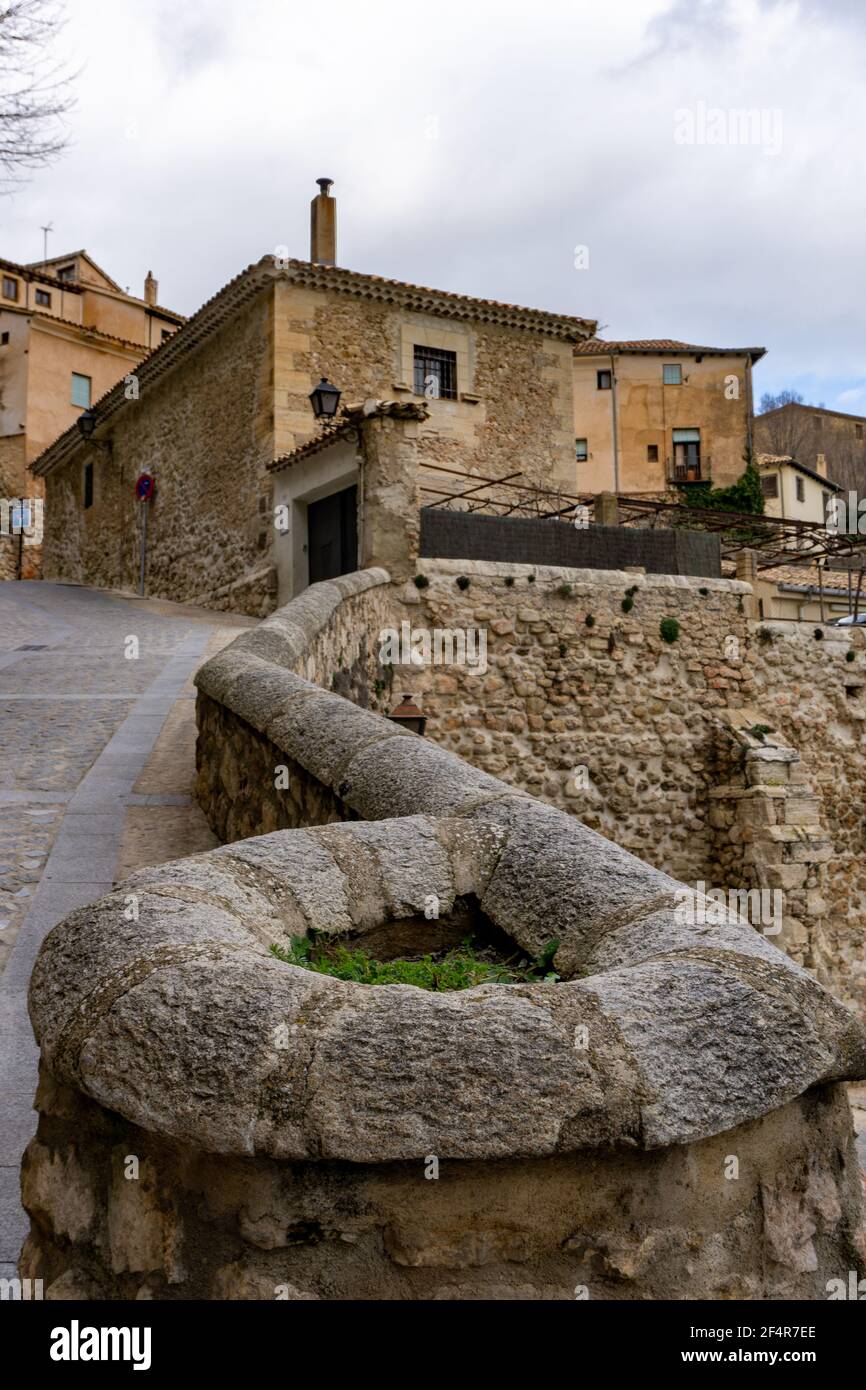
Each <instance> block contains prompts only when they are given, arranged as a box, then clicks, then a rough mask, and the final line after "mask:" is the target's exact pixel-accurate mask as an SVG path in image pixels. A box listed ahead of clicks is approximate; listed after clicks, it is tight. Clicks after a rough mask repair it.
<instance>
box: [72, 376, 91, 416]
mask: <svg viewBox="0 0 866 1390" xmlns="http://www.w3.org/2000/svg"><path fill="white" fill-rule="evenodd" d="M72 404H73V405H77V406H80V407H81V409H82V410H88V409H89V408H90V377H89V376H82V375H81V374H80V372H73V373H72Z"/></svg>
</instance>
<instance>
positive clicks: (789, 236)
mask: <svg viewBox="0 0 866 1390" xmlns="http://www.w3.org/2000/svg"><path fill="white" fill-rule="evenodd" d="M67 16H68V18H67V24H66V28H65V31H64V32H63V34H62V36H61V38H60V40H59V42H58V45H57V49H58V57H59V58H61V59H62V60H63V61H65V62H67V63H68V64H69V66H70V67H72V68H78V69H80V71H79V74H78V76H77V78H76V80H75V84H74V86H75V92H76V97H77V102H76V106H75V108H74V109H73V110H72V111H71V113H70V114H69V116H68V118H67V120H68V127H69V134H70V146H69V148H68V150H67V151H66V153H65V154H64V155H63V156H62V157H61V158H60V160H59V161H58V162H57V163H56V164H55V165H54V166H53V167H52V168H51V169H49V170H45V171H40V172H37V174H36V175H35V177H34V178H33V179H32V180H31V182H30V183H29V184H28V185H27V186H26V187H24V188H23V189H21V190H19V191H18V192H16V194H15V195H14V196H13V197H12V198H6V199H3V200H0V218H2V239H0V254H2V255H4V256H6V257H8V258H9V259H13V260H22V261H25V260H34V259H36V258H38V257H39V256H40V255H41V251H42V233H41V232H40V230H39V228H40V225H41V224H43V223H46V222H49V221H50V222H52V223H53V225H54V231H53V233H52V234H51V237H50V240H49V254H59V253H61V252H63V251H67V250H74V249H77V248H78V247H82V246H83V247H86V249H87V250H88V251H89V252H90V253H91V255H92V256H93V257H94V258H95V260H96V261H97V262H98V263H100V264H101V265H102V266H103V267H104V268H105V269H106V270H107V271H108V273H109V274H110V275H112V276H113V277H114V278H115V279H116V280H118V281H119V282H120V283H121V284H122V285H124V286H129V288H130V289H131V290H132V291H133V292H134V293H136V294H141V293H142V283H143V280H144V275H145V272H146V271H147V270H148V269H150V268H152V269H153V272H154V274H155V275H156V276H157V278H158V280H159V284H160V302H161V303H162V304H165V305H167V306H169V307H171V308H174V309H178V310H180V311H181V312H184V313H191V312H192V311H193V310H194V309H196V308H197V307H198V305H199V304H201V303H202V301H203V300H205V299H207V298H209V296H210V295H212V294H213V293H214V292H215V291H216V290H217V289H219V288H220V286H221V285H223V284H224V283H225V282H226V281H227V280H228V279H230V278H231V277H232V276H233V275H234V274H236V273H237V272H238V271H239V270H240V269H242V268H243V267H244V266H246V265H248V264H249V263H250V262H251V261H254V260H257V259H258V258H259V257H260V256H262V255H264V254H266V253H267V252H272V251H274V250H275V248H277V247H278V246H281V245H285V246H288V248H289V251H290V254H292V255H296V256H299V257H301V258H307V256H308V254H309V202H310V198H311V197H312V195H313V194H314V193H315V192H316V188H315V183H314V180H315V178H316V177H317V176H319V175H328V176H330V177H331V178H333V179H334V180H335V186H334V189H333V192H334V194H335V195H336V196H337V198H338V200H339V211H338V261H339V264H340V265H343V266H347V267H349V268H351V269H353V270H360V271H367V272H373V273H376V274H379V275H386V276H389V277H392V278H395V279H400V280H408V281H412V282H414V283H418V284H422V285H432V286H436V287H438V288H442V289H448V290H456V291H459V292H463V293H466V294H472V295H480V296H482V297H486V298H492V299H500V300H507V301H509V302H513V303H517V304H525V305H530V306H534V307H539V308H545V309H553V310H558V311H561V312H565V313H575V314H579V315H583V316H585V317H588V318H596V319H598V321H599V324H600V328H601V332H602V335H603V336H605V337H609V338H614V337H622V338H651V337H662V336H664V337H674V338H681V339H686V340H687V341H690V342H696V343H705V344H711V345H718V346H735V347H740V346H750V345H763V346H766V347H767V348H768V349H769V355H768V357H767V358H766V359H765V361H764V362H763V363H762V364H761V365H760V367H759V368H758V370H757V374H756V386H757V390H758V392H759V393H760V392H761V391H765V390H771V391H776V390H779V389H781V388H783V387H793V388H795V389H797V390H799V391H801V392H802V393H803V395H804V396H805V397H806V399H807V401H814V402H816V403H817V402H819V401H821V402H823V403H824V404H826V405H827V406H828V407H831V408H835V409H839V410H848V411H853V412H860V411H863V412H864V413H866V337H864V331H863V298H864V295H863V290H864V285H866V274H864V271H866V236H864V229H866V217H864V213H866V178H864V161H866V155H864V131H866V83H864V80H863V73H864V61H866V4H864V3H863V0H709V2H708V0H674V3H670V0H613V2H612V3H611V2H609V3H599V2H598V0H534V3H532V4H529V3H527V0H522V3H516V0H426V2H425V3H423V4H410V3H406V0H399V3H398V0H364V2H363V3H361V2H359V0H328V3H327V4H323V5H315V4H312V3H309V0H306V2H305V3H294V0H293V3H288V2H287V0H243V3H236V2H235V0H232V3H229V0H182V3H179V0H146V3H142V2H141V0H69V4H68V7H67ZM738 111H739V112H744V111H752V112H754V113H755V115H754V117H753V118H752V119H751V120H750V121H749V122H748V123H747V128H746V124H745V123H742V122H740V121H739V120H738V118H737V116H736V113H737V112H738ZM576 248H577V249H576ZM580 248H586V249H585V250H582V249H580ZM587 261H588V264H587ZM576 262H577V265H576Z"/></svg>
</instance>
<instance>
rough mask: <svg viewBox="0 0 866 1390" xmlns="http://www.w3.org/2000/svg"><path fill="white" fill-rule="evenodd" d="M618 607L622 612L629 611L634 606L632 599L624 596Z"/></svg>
mask: <svg viewBox="0 0 866 1390" xmlns="http://www.w3.org/2000/svg"><path fill="white" fill-rule="evenodd" d="M620 608H621V609H622V611H623V613H630V612H631V610H632V609H633V608H634V599H633V598H624V599H623V601H622V603H621V604H620Z"/></svg>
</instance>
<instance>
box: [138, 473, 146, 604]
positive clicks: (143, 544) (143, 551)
mask: <svg viewBox="0 0 866 1390" xmlns="http://www.w3.org/2000/svg"><path fill="white" fill-rule="evenodd" d="M146 557H147V498H146V497H143V498H142V499H141V570H140V572H139V576H138V592H139V594H140V595H141V597H142V598H144V564H145V559H146Z"/></svg>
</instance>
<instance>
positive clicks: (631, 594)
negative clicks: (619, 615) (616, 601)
mask: <svg viewBox="0 0 866 1390" xmlns="http://www.w3.org/2000/svg"><path fill="white" fill-rule="evenodd" d="M636 593H637V585H636V584H632V586H631V588H630V589H626V591H625V596H626V598H634V596H635V594H636Z"/></svg>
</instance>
